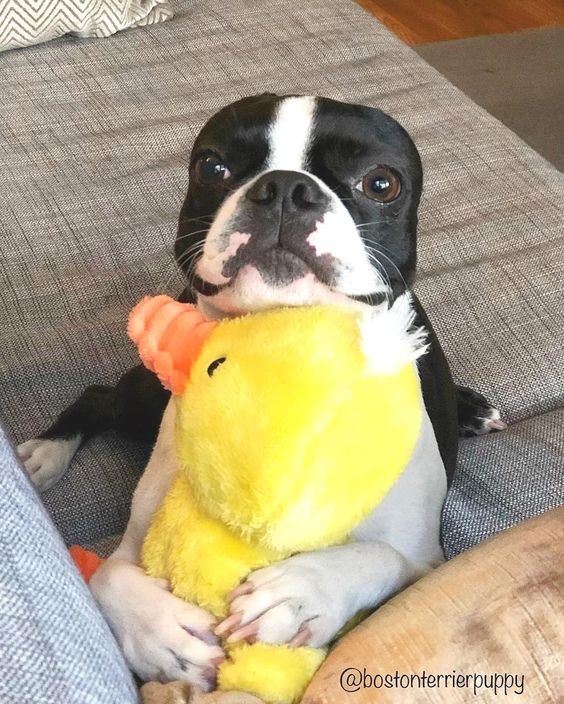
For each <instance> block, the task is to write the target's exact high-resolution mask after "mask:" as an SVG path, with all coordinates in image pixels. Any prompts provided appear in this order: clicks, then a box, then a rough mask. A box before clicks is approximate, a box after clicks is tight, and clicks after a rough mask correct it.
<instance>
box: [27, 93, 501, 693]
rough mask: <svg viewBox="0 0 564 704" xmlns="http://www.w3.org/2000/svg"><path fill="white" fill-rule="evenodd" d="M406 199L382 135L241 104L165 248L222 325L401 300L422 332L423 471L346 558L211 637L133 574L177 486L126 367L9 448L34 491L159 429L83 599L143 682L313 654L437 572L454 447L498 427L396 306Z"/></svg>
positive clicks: (409, 194)
mask: <svg viewBox="0 0 564 704" xmlns="http://www.w3.org/2000/svg"><path fill="white" fill-rule="evenodd" d="M421 188H422V170H421V162H420V159H419V155H418V152H417V149H416V148H415V145H414V144H413V142H412V141H411V139H410V137H409V135H408V134H407V133H406V132H405V130H404V129H402V127H400V125H399V124H398V123H397V122H396V121H395V120H393V119H392V118H390V117H389V116H387V115H385V114H384V113H382V112H381V111H379V110H376V109H373V108H369V107H363V106H359V105H349V104H344V103H340V102H336V101H333V100H329V99H325V98H315V97H309V96H306V97H303V96H289V97H278V96H275V95H272V94H265V95H261V96H256V97H252V98H246V99H243V100H240V101H238V102H236V103H234V104H232V105H228V106H227V107H225V108H224V109H223V110H221V111H220V112H219V113H217V114H216V115H214V116H213V117H212V118H211V119H210V121H209V122H208V123H207V124H206V125H205V126H204V128H203V129H202V131H201V133H200V135H199V136H198V138H197V140H196V143H195V145H194V148H193V152H192V159H191V167H190V186H189V189H188V194H187V196H186V200H185V202H184V205H183V208H182V212H181V216H180V223H179V229H178V237H177V240H176V258H177V261H178V264H179V266H180V267H181V268H182V270H183V271H184V273H185V275H186V281H187V289H186V291H185V292H184V293H183V300H196V301H197V302H198V305H199V306H200V308H201V309H202V311H203V312H204V313H205V314H207V315H208V316H212V317H221V316H225V315H233V314H239V313H243V312H246V311H256V310H260V309H264V308H268V307H273V306H282V305H290V306H296V305H308V304H319V303H330V302H333V301H335V302H339V301H341V302H342V301H350V300H351V299H355V300H357V301H362V302H366V303H369V304H375V303H381V302H382V301H383V300H386V299H387V300H388V301H390V302H393V301H394V300H396V299H397V298H398V297H400V296H404V295H407V296H409V297H410V299H411V300H412V301H413V305H414V306H415V309H416V312H417V319H416V325H418V326H419V325H423V326H425V327H426V329H427V331H428V333H429V336H430V342H431V344H430V350H429V352H428V353H427V354H426V355H425V356H424V357H423V358H422V359H421V360H420V365H419V368H420V375H421V383H422V390H423V395H424V400H425V405H426V408H427V413H428V419H427V420H428V422H429V428H431V427H432V429H433V430H434V434H433V433H432V432H430V433H428V434H427V435H426V436H425V437H426V438H427V440H425V442H424V443H423V445H422V446H421V448H419V450H420V451H419V457H420V458H421V457H422V458H424V461H422V462H419V463H418V464H417V467H412V468H410V469H409V468H408V469H409V471H406V472H405V473H404V475H403V476H402V478H401V479H400V480H399V481H398V482H397V484H396V485H395V486H394V488H393V489H392V491H391V492H390V494H389V495H388V497H387V498H386V500H385V502H384V503H383V504H381V505H380V506H379V507H378V509H376V510H375V511H374V512H373V514H372V515H371V516H370V517H369V518H368V519H367V520H366V521H365V522H364V523H363V524H362V525H361V526H359V528H358V529H357V531H355V535H354V538H355V540H354V542H351V543H350V544H348V545H344V546H339V547H336V548H331V549H327V550H320V551H317V552H312V553H305V554H302V555H297V556H294V557H292V558H290V559H288V560H285V561H283V562H281V563H279V564H277V565H275V566H273V567H269V568H266V569H264V570H259V571H258V572H256V573H254V574H253V575H251V577H250V578H249V580H248V581H247V582H246V583H245V584H243V585H242V586H241V588H240V589H239V590H237V593H236V594H235V595H234V599H233V602H232V614H231V616H230V617H229V618H228V619H227V620H226V621H225V622H224V623H223V624H220V626H219V628H218V627H216V626H214V624H213V621H212V618H211V616H210V615H209V614H207V613H206V612H205V611H203V610H201V609H199V608H197V607H195V606H192V605H190V604H186V603H183V602H182V601H180V600H178V599H177V598H176V597H174V596H172V595H171V594H170V592H169V591H167V589H166V585H164V584H162V583H160V582H158V581H156V580H152V579H150V578H149V577H147V576H146V575H144V573H143V571H142V570H141V568H140V567H139V566H138V565H139V551H140V546H141V543H142V541H143V538H144V535H145V532H146V530H147V527H148V525H149V523H150V520H151V517H152V515H153V512H154V511H155V509H156V508H157V507H158V506H159V504H160V502H161V500H162V498H163V497H164V494H165V493H166V491H167V489H168V487H169V485H170V482H171V480H172V478H173V477H174V474H175V472H176V465H175V459H174V453H173V449H172V444H173V441H172V427H173V424H174V408H173V406H172V404H169V405H168V406H167V402H168V395H167V393H166V392H165V391H163V389H162V388H161V386H160V384H159V382H158V381H157V380H156V378H155V377H153V375H151V374H150V373H149V372H147V371H146V370H145V369H144V368H142V367H138V368H136V369H134V370H132V371H130V372H128V373H127V374H125V375H124V376H123V377H122V379H121V380H120V382H119V383H118V385H117V386H116V387H115V388H106V387H90V388H89V389H87V390H86V391H85V393H84V394H83V395H82V396H81V397H80V398H79V399H78V401H76V402H75V403H74V404H73V405H72V406H71V407H70V408H69V409H67V410H66V411H65V412H64V413H62V415H61V416H60V417H59V418H58V420H57V421H56V422H55V424H54V425H53V426H52V427H51V428H50V429H49V430H48V431H47V432H46V433H44V434H43V435H42V437H41V438H39V439H36V440H30V441H28V442H27V443H24V444H23V445H21V446H20V448H19V452H20V455H21V456H22V457H23V459H24V461H25V464H26V467H27V469H28V471H29V473H30V474H31V476H32V480H33V481H34V483H35V484H36V485H37V486H38V487H39V488H43V489H44V488H47V487H48V486H50V485H52V484H53V483H54V481H56V479H58V478H59V477H60V476H61V475H62V474H63V473H64V471H65V470H66V468H67V467H68V464H69V462H70V460H71V458H72V456H73V454H74V452H75V451H76V449H77V448H78V447H79V446H80V444H81V443H83V442H84V441H86V440H87V439H88V438H90V437H92V436H93V435H95V434H97V433H100V432H102V431H105V430H108V429H116V430H119V431H122V432H125V433H127V434H129V435H132V436H134V437H141V438H143V439H145V440H151V441H152V440H153V439H154V438H155V437H156V435H157V429H158V427H159V424H160V432H159V435H158V439H157V442H156V445H155V449H154V451H153V455H152V457H151V460H150V462H149V465H148V467H147V469H146V470H145V473H144V474H143V476H142V478H141V480H140V482H139V486H138V488H137V490H136V492H135V496H134V499H133V504H132V512H131V519H130V523H129V525H128V527H127V530H126V533H125V536H124V538H123V541H122V543H121V545H120V547H119V548H118V550H117V551H116V552H115V553H114V555H113V556H112V557H111V558H110V559H109V560H108V561H107V562H106V563H105V565H104V567H103V568H102V569H101V570H99V572H98V573H97V575H96V576H95V578H94V579H93V582H92V588H93V591H94V594H95V596H96V597H97V599H98V601H99V603H100V605H101V606H102V609H103V610H104V612H105V615H106V617H107V619H108V621H109V623H110V625H111V627H112V629H113V631H114V633H115V635H116V637H117V639H118V640H119V642H120V644H121V645H122V647H123V649H124V652H125V654H126V657H127V659H128V662H129V664H130V665H131V667H132V668H133V669H134V670H135V671H136V672H137V673H138V674H139V675H140V676H141V677H143V678H146V679H165V680H168V679H183V680H187V681H190V682H192V683H195V684H198V685H199V686H201V687H202V688H204V689H208V688H209V687H211V686H212V684H213V680H214V676H215V670H216V667H217V664H218V663H219V662H221V660H222V658H223V652H222V650H221V648H220V647H219V645H218V644H217V639H216V635H217V634H218V633H220V634H221V635H225V634H229V633H230V634H231V636H232V638H234V639H237V638H239V639H242V638H245V639H251V640H252V639H259V640H264V641H267V642H271V643H283V642H293V643H298V642H299V643H302V642H309V643H311V644H313V645H321V644H324V643H327V642H328V641H329V640H330V639H331V638H332V637H333V636H334V635H335V634H336V633H337V632H338V631H339V629H340V628H341V627H342V625H343V624H344V623H345V622H346V621H347V620H348V618H349V617H350V616H351V615H352V614H353V613H355V612H356V611H358V610H359V609H362V608H370V607H374V606H376V605H377V604H379V603H381V602H382V601H383V600H385V599H386V598H388V597H389V596H390V595H391V594H392V593H394V592H396V591H397V590H399V589H401V588H402V587H404V586H405V585H406V584H408V583H409V582H411V581H413V580H414V579H416V578H417V577H418V576H419V575H420V574H422V573H423V572H425V571H426V570H428V569H429V568H430V567H431V566H432V565H433V564H436V563H437V562H438V561H440V560H441V557H442V553H441V548H440V543H439V520H440V511H441V506H442V503H443V500H444V496H445V492H446V485H447V481H448V480H449V479H450V478H451V477H452V474H453V471H454V467H455V462H456V454H457V443H458V435H459V433H462V434H480V433H487V432H490V431H491V430H497V429H501V428H503V427H504V424H503V422H502V421H501V420H500V418H499V413H498V412H497V411H496V410H495V409H493V408H491V407H490V406H489V404H488V403H487V401H486V400H485V399H484V398H483V397H482V396H480V395H479V394H476V393H474V392H472V391H470V390H469V389H465V388H460V387H455V386H454V385H453V382H452V379H451V376H450V372H449V368H448V365H447V362H446V360H445V358H444V355H443V353H442V351H441V348H440V345H439V343H438V341H437V339H436V337H435V335H434V333H433V330H432V327H431V325H430V323H429V320H428V319H427V317H426V315H425V313H424V312H423V310H422V308H421V306H420V304H419V302H418V301H417V299H416V298H415V297H414V296H413V294H410V293H408V288H409V287H410V286H411V284H412V283H413V280H414V275H415V266H416V232H417V207H418V204H419V198H420V195H421ZM374 402H375V403H377V399H375V401H374ZM165 407H166V411H165ZM163 412H164V416H163ZM161 419H162V423H161ZM435 438H436V440H435ZM445 470H446V471H445ZM214 631H215V632H214Z"/></svg>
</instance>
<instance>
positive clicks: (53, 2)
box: [0, 0, 172, 51]
mask: <svg viewBox="0 0 564 704" xmlns="http://www.w3.org/2000/svg"><path fill="white" fill-rule="evenodd" d="M171 16H172V9H171V7H170V4H169V3H168V1H167V0H148V2H147V0H33V1H32V0H2V2H0V51H6V49H18V48H20V47H23V46H31V45H32V44H40V43H41V42H46V41H49V39H55V38H56V37H61V36H63V35H64V34H76V35H77V36H80V37H109V36H110V35H111V34H115V33H116V32H119V31H120V30H121V29H127V28H128V27H141V26H144V25H148V24H153V23H154V22H162V21H163V20H166V19H168V18H169V17H171Z"/></svg>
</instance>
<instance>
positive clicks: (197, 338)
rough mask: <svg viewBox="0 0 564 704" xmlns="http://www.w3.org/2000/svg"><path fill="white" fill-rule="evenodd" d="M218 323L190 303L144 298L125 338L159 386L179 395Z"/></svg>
mask: <svg viewBox="0 0 564 704" xmlns="http://www.w3.org/2000/svg"><path fill="white" fill-rule="evenodd" d="M216 326H217V322H216V321H213V320H208V319H207V318H205V317H204V316H203V315H202V314H201V313H200V312H199V311H198V309H197V308H196V306H194V305H192V304H190V303H179V302H178V301H175V300H173V299H172V298H170V297H169V296H153V297H151V296H146V297H145V298H143V300H142V301H141V302H140V303H138V304H137V305H136V306H135V308H134V309H133V310H132V311H131V313H130V314H129V322H128V326H127V334H128V335H129V337H130V338H131V339H132V340H133V342H134V343H135V344H136V345H137V349H138V350H139V355H140V357H141V361H142V362H143V364H144V365H145V366H146V367H147V369H150V370H151V371H152V372H155V374H156V375H157V376H158V378H159V379H160V381H161V383H162V385H163V386H164V387H165V388H166V389H169V391H172V393H173V394H176V395H180V394H182V392H183V391H184V389H185V388H186V384H187V383H188V380H189V378H190V371H191V369H192V365H193V364H194V362H195V360H196V359H197V358H198V355H199V354H200V351H201V349H202V347H203V346H204V343H205V342H206V340H207V339H208V338H209V336H210V335H211V334H212V332H213V331H214V329H215V327H216Z"/></svg>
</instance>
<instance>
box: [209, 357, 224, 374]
mask: <svg viewBox="0 0 564 704" xmlns="http://www.w3.org/2000/svg"><path fill="white" fill-rule="evenodd" d="M226 359H227V358H226V357H219V358H218V359H214V360H213V362H212V363H211V364H210V366H209V367H208V376H213V375H214V372H215V370H216V369H217V368H218V367H221V365H222V364H223V363H224V362H225V360H226Z"/></svg>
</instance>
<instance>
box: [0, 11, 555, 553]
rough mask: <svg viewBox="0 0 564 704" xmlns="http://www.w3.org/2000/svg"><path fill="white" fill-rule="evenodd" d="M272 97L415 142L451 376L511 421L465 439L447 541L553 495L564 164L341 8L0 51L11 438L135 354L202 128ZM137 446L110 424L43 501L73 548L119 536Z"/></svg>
mask: <svg viewBox="0 0 564 704" xmlns="http://www.w3.org/2000/svg"><path fill="white" fill-rule="evenodd" d="M263 91H274V92H277V93H318V94H323V95H327V96H330V97H334V98H338V99H344V100H349V101H356V102H361V103H366V104H370V105H376V106H378V107H380V108H382V109H384V110H385V111H387V112H389V113H390V114H392V115H393V116H394V117H396V118H397V119H398V120H400V122H401V123H402V124H403V125H404V126H405V127H406V128H407V129H408V130H409V131H410V133H411V134H412V136H413V137H414V139H415V141H416V143H417V145H418V147H419V149H420V151H421V155H422V159H423V164H424V169H425V192H424V197H423V201H422V204H421V214H420V248H419V252H420V256H419V272H420V273H419V281H418V285H417V292H418V294H419V296H420V298H421V300H422V302H423V303H424V305H425V306H426V308H427V310H428V312H429V315H430V317H431V320H432V321H433V322H434V324H435V326H436V329H437V332H438V334H439V336H440V338H441V340H442V343H443V345H444V348H445V351H446V353H447V356H448V358H449V360H450V362H451V365H452V370H453V373H454V376H455V378H456V379H457V380H458V381H461V382H464V383H466V384H468V385H470V386H472V387H474V388H476V389H478V390H480V391H482V392H484V393H486V394H487V395H488V397H489V398H490V399H491V400H492V401H493V402H495V403H496V404H497V405H498V406H499V407H500V408H501V410H502V412H503V415H504V417H505V418H506V419H507V420H509V421H510V422H511V423H512V424H514V425H513V427H512V428H511V429H510V430H509V431H507V432H506V433H503V434H500V435H498V436H494V437H486V438H483V439H480V440H469V441H468V442H465V443H464V445H463V448H462V452H461V461H460V467H459V471H458V474H457V478H456V480H455V482H454V486H453V489H452V492H451V496H450V497H449V500H448V502H447V507H446V510H445V541H446V544H447V548H448V551H449V554H454V553H456V552H457V551H459V550H461V549H463V548H465V547H468V546H469V545H470V544H472V543H474V542H477V541H478V540H480V539H481V538H483V537H484V535H485V534H486V533H487V534H489V533H492V532H495V531H496V530H499V529H501V528H503V527H505V526H506V525H507V524H508V523H511V522H514V521H516V520H519V519H520V518H522V517H524V516H525V515H529V514H532V513H539V512H541V511H543V510H545V509H546V508H548V507H550V506H553V505H554V504H555V503H558V502H559V501H561V500H562V490H561V487H562V475H563V472H564V469H563V463H562V434H561V431H559V430H558V427H556V426H557V425H558V424H557V422H556V420H555V419H556V418H557V417H558V413H560V409H561V406H562V400H563V397H564V374H562V368H563V362H564V336H563V334H562V329H563V322H564V296H563V295H562V282H563V280H564V182H563V176H562V174H561V173H559V172H558V171H557V170H556V169H554V168H553V167H552V166H550V165H549V164H548V163H547V162H545V161H544V160H543V159H542V158H541V157H539V156H538V155H537V154H536V153H535V152H533V151H532V150H531V149H530V148H529V147H527V146H526V145H525V144H524V143H523V142H522V141H521V140H520V139H519V138H518V137H516V136H515V135H514V134H512V133H511V132H510V131H508V130H507V129H506V128H504V127H503V126H502V125H501V124H500V123H498V122H497V121H496V120H495V119H494V118H492V117H491V116H490V115H488V114H487V113H485V112H484V111H483V110H481V109H480V108H478V107H476V106H475V105H474V104H473V103H472V102H471V101H470V100H469V99H468V98H466V97H465V96H464V95H463V94H462V93H460V92H459V91H458V90H457V89H455V88H454V87H453V86H452V85H450V84H449V83H448V82H447V81H446V80H445V79H444V78H443V77H442V76H440V74H438V73H437V72H436V71H435V70H434V69H432V68H431V67H429V66H428V65H426V64H425V63H424V62H423V61H422V60H421V59H419V58H418V57H417V56H416V55H415V54H414V53H413V52H412V51H411V50H410V49H409V48H408V47H406V46H405V45H403V44H402V43H401V42H400V41H399V40H398V39H396V38H395V37H393V36H392V35H391V34H390V33H389V32H388V31H387V30H386V29H384V28H383V27H382V26H381V25H380V24H378V23H377V22H376V21H375V20H374V19H373V18H371V17H370V16H369V15H367V14H365V13H364V12H363V11H362V10H361V9H360V8H359V7H358V6H356V5H355V4H354V3H352V2H348V1H346V0H342V1H341V2H330V3H327V2H324V1H323V0H309V2H306V3H304V2H301V1H299V0H264V1H263V2H261V3H256V2H253V1H252V0H206V2H201V3H197V4H193V3H192V2H182V1H180V0H179V1H178V2H176V3H175V17H174V19H172V20H171V21H169V22H165V23H163V24H158V25H153V26H151V27H147V28H145V29H143V30H139V31H136V32H131V33H125V34H118V35H115V36H114V37H111V38H109V39H107V40H106V41H105V42H104V43H99V42H93V41H89V40H77V39H73V38H66V39H63V40H59V41H58V42H56V43H50V44H46V45H44V46H42V47H37V48H31V49H26V50H22V51H18V52H11V53H8V54H5V55H4V56H3V57H2V61H1V62H0V94H2V95H3V96H6V98H5V100H4V102H3V107H2V108H0V110H1V111H2V119H1V122H0V124H1V131H2V137H3V139H2V141H1V142H0V191H1V192H2V194H3V199H2V200H3V208H2V210H0V238H1V240H0V276H1V278H2V286H1V287H0V301H1V308H0V310H1V311H2V312H1V313H0V333H1V336H2V337H1V339H2V345H1V346H0V369H1V370H2V374H1V376H0V399H1V414H2V417H3V419H4V421H5V422H6V424H7V425H8V426H9V429H10V431H11V434H12V436H13V438H14V439H15V440H17V441H21V440H24V439H27V438H29V437H32V436H34V435H36V434H37V433H38V432H40V431H41V430H42V429H44V428H45V426H46V424H47V423H48V422H49V421H50V420H52V419H53V418H54V417H55V415H56V414H57V413H58V412H59V411H61V410H62V409H63V408H64V407H65V406H66V405H68V404H69V403H70V402H71V401H72V400H73V398H74V397H75V396H76V395H77V394H78V393H79V392H80V391H81V389H83V388H84V386H85V385H87V384H91V383H114V382H115V381H116V380H117V378H118V376H119V375H120V373H121V372H122V371H124V370H125V369H126V368H127V367H128V366H129V365H131V364H132V363H133V362H135V361H136V355H135V351H134V349H133V346H132V345H131V344H130V343H129V342H128V340H127V338H126V335H125V332H124V329H125V320H126V315H127V312H128V310H129V308H130V307H131V306H132V305H133V304H134V303H135V302H136V301H138V300H139V299H140V298H141V296H142V295H144V294H146V293H156V292H168V293H178V292H179V290H180V289H181V287H182V282H181V281H180V279H179V277H178V275H177V273H176V271H175V267H174V264H173V261H172V244H173V239H174V234H175V227H176V220H177V217H178V213H179V210H180V206H181V203H182V200H183V197H184V194H185V191H186V186H187V179H188V154H189V149H190V146H191V144H192V142H193V140H194V137H195V135H196V134H197V132H198V130H199V128H200V127H201V126H202V124H203V122H204V121H205V120H206V119H207V118H208V117H209V116H210V115H211V114H212V113H213V112H214V111H215V110H217V109H218V108H219V107H220V106H222V105H224V104H225V103H227V102H229V101H231V100H234V99H236V98H238V97H240V96H243V95H248V94H253V93H257V92H263ZM7 105H9V108H8V107H7ZM555 423H556V425H555ZM146 455H147V448H141V447H139V446H136V445H133V444H132V443H126V442H125V441H123V440H120V439H117V438H115V437H113V436H106V437H103V438H100V439H98V440H96V441H95V442H93V443H91V444H90V445H88V446H87V447H85V448H84V449H83V450H81V451H80V452H79V454H78V456H77V458H76V461H75V462H74V463H73V465H72V467H71V469H70V471H69V472H68V474H67V476H66V477H65V478H64V479H63V480H62V481H61V482H60V483H59V484H58V485H57V486H56V487H54V488H53V489H51V490H50V491H49V492H48V493H47V494H45V495H44V501H45V504H46V506H47V508H48V510H49V512H50V513H51V515H52V516H53V518H54V520H55V522H56V524H57V525H58V526H59V527H60V529H61V531H62V533H63V536H64V538H65V540H67V541H71V540H74V541H78V540H80V541H93V540H97V539H99V538H102V537H104V536H106V535H111V534H115V533H117V532H119V531H120V530H122V529H123V526H124V524H125V521H126V519H127V514H128V505H129V497H130V494H131V490H132V489H133V486H134V484H135V481H136V478H137V477H138V475H139V472H140V471H141V469H142V466H143V463H144V461H145V459H146ZM516 487H519V492H518V493H516V492H515V488H516ZM530 487H534V489H531V488H530ZM508 497H509V498H508Z"/></svg>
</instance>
